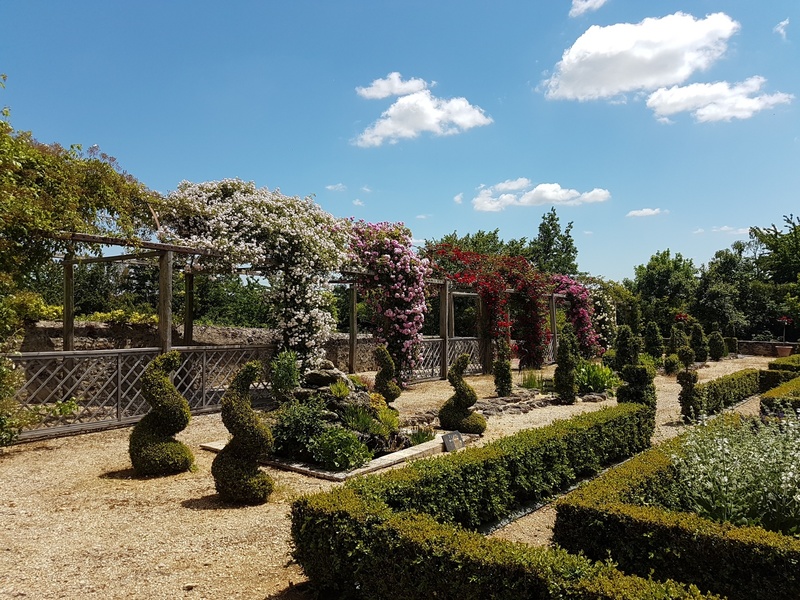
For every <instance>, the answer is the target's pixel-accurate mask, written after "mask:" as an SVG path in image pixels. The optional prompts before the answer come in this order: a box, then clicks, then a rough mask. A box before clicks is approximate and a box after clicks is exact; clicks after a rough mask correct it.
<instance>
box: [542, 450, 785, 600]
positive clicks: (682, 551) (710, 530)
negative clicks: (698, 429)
mask: <svg viewBox="0 0 800 600" xmlns="http://www.w3.org/2000/svg"><path fill="white" fill-rule="evenodd" d="M679 443H680V440H673V441H671V442H668V443H666V444H663V445H661V446H659V447H657V448H653V449H651V450H648V451H647V452H645V453H643V454H641V455H639V456H636V457H634V458H633V459H631V460H630V461H628V462H626V463H624V464H622V465H619V466H617V467H615V468H613V469H611V470H609V471H608V472H606V473H604V474H603V475H601V476H600V477H598V478H597V479H595V480H594V481H592V482H590V483H589V484H587V485H585V486H583V487H581V488H580V489H578V490H576V491H574V492H572V493H570V494H569V495H568V496H566V497H564V498H562V499H561V500H559V501H558V502H557V519H556V525H555V528H554V532H553V539H554V541H555V542H556V543H558V544H559V545H561V546H562V547H563V548H565V549H567V550H568V551H570V552H573V553H576V552H583V553H585V554H586V556H587V557H589V558H592V559H604V558H607V557H609V556H610V557H611V558H612V560H614V561H616V562H617V563H618V565H619V568H620V569H621V570H622V571H624V572H626V573H632V574H638V575H652V576H653V577H654V578H657V579H667V578H670V579H675V580H679V581H685V582H690V583H693V584H695V585H697V586H698V587H699V588H700V589H704V590H712V591H713V592H715V593H718V594H722V595H725V596H728V597H729V598H730V599H731V600H745V599H747V600H762V599H763V600H767V599H768V600H789V599H795V600H796V599H797V597H798V596H797V594H798V590H799V589H800V569H798V564H800V540H798V539H795V538H792V537H789V536H784V535H780V534H778V533H774V532H771V531H766V530H764V529H762V528H760V527H737V526H734V525H731V524H721V523H715V522H712V521H710V520H707V519H703V518H701V517H699V516H697V515H695V514H690V513H682V512H673V511H667V510H665V509H662V508H659V507H658V506H653V505H652V504H653V501H652V500H653V498H659V497H660V496H667V497H666V498H664V500H665V501H666V504H670V499H669V497H668V496H669V494H670V489H671V478H672V468H671V463H670V454H671V453H672V452H674V451H675V450H676V449H677V447H678V446H677V445H678V444H679Z"/></svg>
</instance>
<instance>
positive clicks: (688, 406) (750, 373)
mask: <svg viewBox="0 0 800 600" xmlns="http://www.w3.org/2000/svg"><path fill="white" fill-rule="evenodd" d="M681 379H682V378H681V377H679V379H678V381H679V382H680V383H681V388H682V390H681V395H680V402H681V414H682V415H684V416H685V417H687V418H690V419H695V418H697V417H698V416H699V415H700V414H705V415H713V414H717V413H719V412H722V410H723V409H724V408H727V407H729V406H732V405H734V404H736V403H737V402H741V401H742V400H745V399H746V398H749V397H750V396H755V395H756V394H758V393H759V389H760V388H759V381H760V379H759V370H758V369H744V370H742V371H737V372H736V373H731V374H730V375H724V376H722V377H720V378H718V379H714V380H712V381H706V382H703V383H694V384H692V383H691V382H688V381H683V382H682V381H681ZM684 379H685V377H684ZM695 379H696V378H695ZM689 384H691V385H689Z"/></svg>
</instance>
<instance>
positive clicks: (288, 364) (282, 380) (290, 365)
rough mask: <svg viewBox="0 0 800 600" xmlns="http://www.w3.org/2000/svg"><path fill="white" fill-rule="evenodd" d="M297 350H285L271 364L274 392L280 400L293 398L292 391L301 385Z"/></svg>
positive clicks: (271, 380)
mask: <svg viewBox="0 0 800 600" xmlns="http://www.w3.org/2000/svg"><path fill="white" fill-rule="evenodd" d="M297 360H298V356H297V352H295V351H294V350H283V351H282V352H279V353H278V354H277V356H275V358H273V359H272V362H270V364H269V371H270V383H271V386H272V393H273V394H275V397H276V398H278V399H279V400H282V401H285V400H288V399H290V398H291V396H292V392H293V391H294V390H295V389H297V388H298V387H299V386H300V369H299V368H298V366H297Z"/></svg>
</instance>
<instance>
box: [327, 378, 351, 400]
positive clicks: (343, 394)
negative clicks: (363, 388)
mask: <svg viewBox="0 0 800 600" xmlns="http://www.w3.org/2000/svg"><path fill="white" fill-rule="evenodd" d="M329 387H330V390H331V394H333V397H334V398H338V399H339V400H344V399H345V398H347V397H348V396H349V395H350V388H349V387H347V384H346V383H345V382H344V381H342V380H341V379H339V380H337V381H335V382H333V383H332V384H331V385H330V386H329Z"/></svg>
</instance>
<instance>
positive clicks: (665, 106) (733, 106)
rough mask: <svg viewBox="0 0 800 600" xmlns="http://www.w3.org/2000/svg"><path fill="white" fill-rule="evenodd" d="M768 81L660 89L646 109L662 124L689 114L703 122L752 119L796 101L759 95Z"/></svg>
mask: <svg viewBox="0 0 800 600" xmlns="http://www.w3.org/2000/svg"><path fill="white" fill-rule="evenodd" d="M765 82H766V80H765V79H764V78H763V77H758V76H756V77H750V78H749V79H747V80H745V81H743V82H741V83H737V84H735V85H731V84H730V83H728V82H727V81H720V82H717V83H693V84H691V85H686V86H682V87H681V86H674V87H671V88H661V89H659V90H656V91H655V92H653V93H652V94H650V97H649V98H648V99H647V106H648V107H649V108H651V109H652V110H653V111H654V112H655V114H656V117H658V118H659V119H660V120H661V121H665V122H669V119H668V117H670V116H671V115H674V114H677V113H681V112H690V113H692V116H693V117H694V118H695V120H697V121H699V122H701V123H704V122H710V121H730V120H731V119H749V118H750V117H752V116H753V115H754V114H755V113H757V112H759V111H762V110H768V109H770V108H772V107H774V106H777V105H779V104H788V103H789V102H791V101H792V99H793V98H794V96H792V95H791V94H784V93H781V92H779V93H775V94H761V95H756V94H758V92H759V91H760V90H761V86H763V85H764V83H765Z"/></svg>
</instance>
